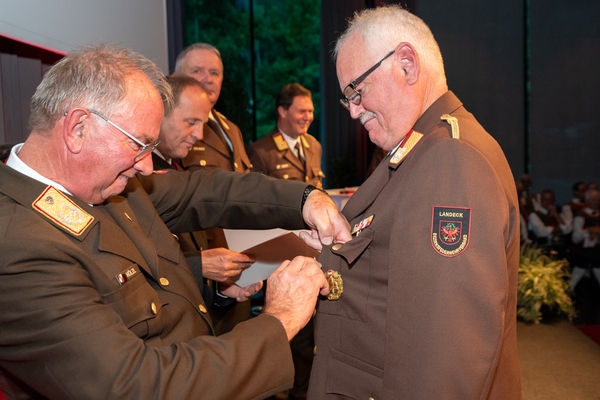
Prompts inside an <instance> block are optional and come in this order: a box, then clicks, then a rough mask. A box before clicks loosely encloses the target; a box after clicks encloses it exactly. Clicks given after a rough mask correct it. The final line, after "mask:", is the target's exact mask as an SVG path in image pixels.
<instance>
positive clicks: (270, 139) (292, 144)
mask: <svg viewBox="0 0 600 400" xmlns="http://www.w3.org/2000/svg"><path fill="white" fill-rule="evenodd" d="M275 108H276V110H277V115H278V118H277V126H276V127H275V129H273V130H272V131H271V132H270V133H269V134H268V135H267V136H265V137H264V138H262V139H260V140H257V141H256V142H254V143H252V144H251V145H250V146H249V147H248V155H249V156H250V161H251V162H252V165H253V167H254V170H255V171H258V172H262V173H263V174H266V175H269V176H273V177H275V178H281V179H292V180H297V181H303V182H306V183H310V184H311V185H314V186H316V187H318V188H322V187H323V184H322V179H323V178H324V177H325V174H323V171H322V170H321V144H320V143H319V141H318V140H317V139H315V138H314V137H313V136H311V135H310V134H308V128H309V126H310V124H311V123H312V121H313V120H314V118H315V116H314V111H315V107H314V105H313V101H312V94H311V92H310V91H309V90H308V89H306V88H304V87H303V86H301V85H300V84H298V83H290V84H288V85H286V86H284V88H283V89H282V90H281V92H279V94H278V95H277V97H276V99H275Z"/></svg>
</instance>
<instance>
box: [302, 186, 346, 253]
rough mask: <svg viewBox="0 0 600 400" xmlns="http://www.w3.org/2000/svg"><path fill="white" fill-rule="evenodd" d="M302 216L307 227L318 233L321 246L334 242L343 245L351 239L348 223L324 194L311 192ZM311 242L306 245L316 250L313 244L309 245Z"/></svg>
mask: <svg viewBox="0 0 600 400" xmlns="http://www.w3.org/2000/svg"><path fill="white" fill-rule="evenodd" d="M302 214H303V217H304V221H305V222H306V223H307V224H308V226H310V227H311V229H313V230H316V231H317V232H318V236H319V238H320V242H321V243H322V244H324V245H330V244H331V243H333V242H334V241H335V242H337V243H345V242H347V241H349V240H350V239H352V236H351V235H350V225H349V224H348V221H347V220H346V218H345V217H344V216H343V215H342V214H341V213H340V212H339V210H338V208H337V206H336V205H335V203H334V202H333V200H331V198H330V197H329V196H328V195H327V194H326V193H324V192H321V191H320V190H313V191H312V192H311V193H310V194H309V195H308V198H307V199H306V203H305V204H304V209H303V210H302ZM313 238H314V237H313ZM303 239H304V238H303ZM313 242H314V241H313V240H310V239H309V241H308V242H306V243H307V244H308V245H309V246H311V247H313V248H316V247H315V245H314V244H311V243H313Z"/></svg>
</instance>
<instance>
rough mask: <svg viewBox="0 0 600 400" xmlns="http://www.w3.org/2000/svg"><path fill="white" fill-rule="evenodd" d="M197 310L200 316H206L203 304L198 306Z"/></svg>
mask: <svg viewBox="0 0 600 400" xmlns="http://www.w3.org/2000/svg"><path fill="white" fill-rule="evenodd" d="M198 309H199V310H200V312H201V313H202V314H206V307H204V304H198Z"/></svg>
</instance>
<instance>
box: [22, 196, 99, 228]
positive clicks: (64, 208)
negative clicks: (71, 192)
mask: <svg viewBox="0 0 600 400" xmlns="http://www.w3.org/2000/svg"><path fill="white" fill-rule="evenodd" d="M31 206H32V207H33V209H34V210H36V211H37V212H39V213H40V214H42V215H43V216H44V217H46V218H47V219H49V220H50V221H52V222H54V223H55V224H56V225H58V226H60V227H61V228H63V229H64V230H66V231H67V232H69V233H70V234H71V235H73V236H80V235H81V234H82V233H83V232H84V231H85V230H86V228H87V227H88V226H90V224H91V223H92V222H93V221H94V217H93V216H91V215H90V214H88V213H86V212H85V211H84V210H83V209H82V208H81V207H79V206H78V205H77V204H75V202H74V201H73V200H71V199H70V198H68V197H67V196H66V195H65V194H64V193H63V192H61V191H60V190H57V189H55V188H53V187H52V186H48V187H47V188H46V190H44V191H43V192H42V194H40V195H39V197H38V198H37V199H35V201H34V202H33V204H32V205H31Z"/></svg>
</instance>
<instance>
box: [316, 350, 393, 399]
mask: <svg viewBox="0 0 600 400" xmlns="http://www.w3.org/2000/svg"><path fill="white" fill-rule="evenodd" d="M330 352H331V353H330V355H331V357H330V358H329V368H328V369H327V371H328V376H327V386H326V389H325V390H326V392H327V394H329V395H341V396H343V398H349V399H368V398H373V399H381V398H382V395H381V393H382V392H383V391H382V388H383V370H382V369H380V368H377V367H374V366H373V365H370V364H367V363H365V362H364V361H361V360H358V359H356V358H354V357H352V356H350V355H348V354H344V353H342V352H340V351H337V350H335V349H331V350H330Z"/></svg>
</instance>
